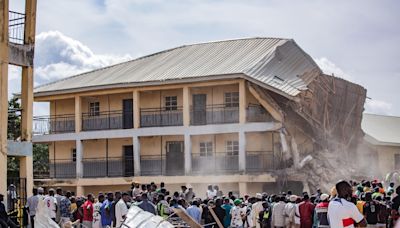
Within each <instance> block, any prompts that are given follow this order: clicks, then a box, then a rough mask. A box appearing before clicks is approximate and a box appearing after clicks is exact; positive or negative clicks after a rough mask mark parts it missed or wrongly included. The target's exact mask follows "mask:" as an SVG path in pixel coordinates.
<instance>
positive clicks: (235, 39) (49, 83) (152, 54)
mask: <svg viewBox="0 0 400 228" xmlns="http://www.w3.org/2000/svg"><path fill="white" fill-rule="evenodd" d="M250 39H279V40H284V41H293V42H294V40H293V39H288V38H279V37H245V38H234V39H226V40H215V41H205V42H198V43H193V44H184V45H180V46H177V47H173V48H168V49H165V50H162V51H158V52H155V53H151V54H148V55H144V56H140V57H137V58H134V59H131V60H128V61H124V62H120V63H116V64H111V65H109V66H105V67H101V68H97V69H93V70H89V71H85V72H82V73H79V74H75V75H71V76H67V77H65V78H61V79H58V80H55V81H51V82H48V83H44V84H42V85H38V86H36V87H35V88H34V90H36V89H39V88H42V87H45V86H48V85H52V84H55V83H58V82H62V81H65V80H69V79H72V78H76V77H79V76H83V75H85V74H89V73H92V72H96V71H101V70H105V69H108V68H112V67H115V66H119V65H122V64H126V63H130V62H134V61H138V60H141V59H145V58H149V57H152V56H155V55H160V54H163V53H166V52H170V51H173V50H176V49H180V48H185V47H190V46H196V45H203V44H209V43H222V42H229V41H237V40H250ZM296 45H297V44H296ZM297 46H298V45H297ZM298 47H299V46H298ZM299 48H300V47H299ZM300 49H301V48H300ZM301 51H302V52H304V50H303V49H301ZM304 53H305V52H304Z"/></svg>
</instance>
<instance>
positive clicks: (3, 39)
mask: <svg viewBox="0 0 400 228" xmlns="http://www.w3.org/2000/svg"><path fill="white" fill-rule="evenodd" d="M0 16H1V17H2V20H0V193H1V194H3V195H5V196H6V195H7V194H6V193H7V125H8V124H7V122H8V120H7V118H8V0H0ZM5 198H6V197H5ZM5 200H6V199H5ZM5 203H6V202H5ZM6 205H7V204H6Z"/></svg>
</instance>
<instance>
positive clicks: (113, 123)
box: [82, 110, 133, 131]
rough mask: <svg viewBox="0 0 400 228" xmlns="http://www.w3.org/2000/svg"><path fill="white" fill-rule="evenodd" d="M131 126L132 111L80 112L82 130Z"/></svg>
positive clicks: (127, 127) (126, 127)
mask: <svg viewBox="0 0 400 228" xmlns="http://www.w3.org/2000/svg"><path fill="white" fill-rule="evenodd" d="M129 128H133V112H126V111H122V110H118V111H106V112H97V113H95V114H93V113H82V130H83V131H95V130H109V129H129Z"/></svg>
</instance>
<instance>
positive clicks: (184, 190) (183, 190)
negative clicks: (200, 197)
mask: <svg viewBox="0 0 400 228" xmlns="http://www.w3.org/2000/svg"><path fill="white" fill-rule="evenodd" d="M186 193H187V187H186V186H185V185H182V186H181V191H180V192H179V198H181V199H186Z"/></svg>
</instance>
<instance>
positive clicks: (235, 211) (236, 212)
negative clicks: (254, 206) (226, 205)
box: [230, 199, 246, 228]
mask: <svg viewBox="0 0 400 228" xmlns="http://www.w3.org/2000/svg"><path fill="white" fill-rule="evenodd" d="M233 204H234V205H235V206H234V207H232V209H231V211H230V214H231V226H230V227H232V228H234V227H238V228H242V227H244V226H243V220H245V217H246V211H245V210H244V209H243V207H242V200H240V199H235V200H234V201H233Z"/></svg>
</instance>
